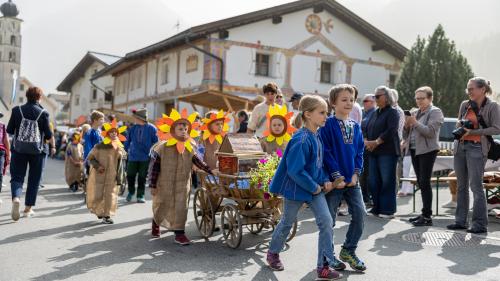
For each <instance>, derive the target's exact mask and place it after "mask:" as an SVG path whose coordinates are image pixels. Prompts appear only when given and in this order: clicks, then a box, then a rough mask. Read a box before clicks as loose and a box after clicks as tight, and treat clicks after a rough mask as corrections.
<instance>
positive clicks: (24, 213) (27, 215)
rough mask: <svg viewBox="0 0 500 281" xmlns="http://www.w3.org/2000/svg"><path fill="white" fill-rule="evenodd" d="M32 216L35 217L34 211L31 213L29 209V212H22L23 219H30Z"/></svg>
mask: <svg viewBox="0 0 500 281" xmlns="http://www.w3.org/2000/svg"><path fill="white" fill-rule="evenodd" d="M34 215H35V211H33V209H30V210H29V211H27V212H23V216H24V217H25V218H31V217H32V216H34Z"/></svg>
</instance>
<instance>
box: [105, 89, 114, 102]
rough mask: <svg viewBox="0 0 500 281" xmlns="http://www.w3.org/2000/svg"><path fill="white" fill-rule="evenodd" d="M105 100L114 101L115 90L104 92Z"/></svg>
mask: <svg viewBox="0 0 500 281" xmlns="http://www.w3.org/2000/svg"><path fill="white" fill-rule="evenodd" d="M104 101H105V102H112V101H113V91H107V92H106V93H105V94H104Z"/></svg>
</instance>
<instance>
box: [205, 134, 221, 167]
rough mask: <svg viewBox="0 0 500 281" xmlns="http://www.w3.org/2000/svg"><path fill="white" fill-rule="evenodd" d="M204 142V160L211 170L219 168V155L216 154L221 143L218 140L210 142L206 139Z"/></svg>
mask: <svg viewBox="0 0 500 281" xmlns="http://www.w3.org/2000/svg"><path fill="white" fill-rule="evenodd" d="M202 144H203V146H204V147H205V155H203V161H205V163H207V165H208V167H210V169H211V170H213V169H215V168H217V156H216V155H215V152H216V151H217V150H219V147H220V143H218V142H217V140H214V143H210V141H209V140H208V139H206V140H203V141H202Z"/></svg>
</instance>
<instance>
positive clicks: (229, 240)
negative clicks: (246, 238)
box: [221, 204, 243, 249]
mask: <svg viewBox="0 0 500 281" xmlns="http://www.w3.org/2000/svg"><path fill="white" fill-rule="evenodd" d="M241 220H242V219H241V215H240V211H239V210H238V209H237V208H236V206H234V205H232V204H227V205H225V206H224V208H223V209H222V214H221V225H226V224H227V225H228V228H227V229H226V228H225V227H222V235H223V236H224V240H225V241H226V244H227V245H228V246H229V247H230V248H233V249H236V248H238V247H239V246H240V244H241V238H242V236H243V235H242V234H243V226H242V221H241Z"/></svg>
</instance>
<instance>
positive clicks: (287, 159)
mask: <svg viewBox="0 0 500 281" xmlns="http://www.w3.org/2000/svg"><path fill="white" fill-rule="evenodd" d="M328 180H329V178H328V175H327V173H326V172H325V171H324V169H323V144H322V142H321V139H320V137H319V134H318V133H313V132H311V131H310V130H308V129H306V128H302V129H300V130H298V131H297V132H296V133H295V134H294V135H293V137H292V139H291V140H290V142H289V143H288V145H287V147H286V149H285V153H284V154H283V159H281V162H280V164H279V165H278V169H277V170H276V173H275V174H274V177H273V180H272V181H271V186H270V188H269V190H270V191H271V192H272V193H275V194H281V195H283V197H285V198H286V199H289V200H296V201H311V200H312V196H313V193H314V192H315V191H316V190H317V188H318V185H323V184H324V183H325V182H327V181H328Z"/></svg>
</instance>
